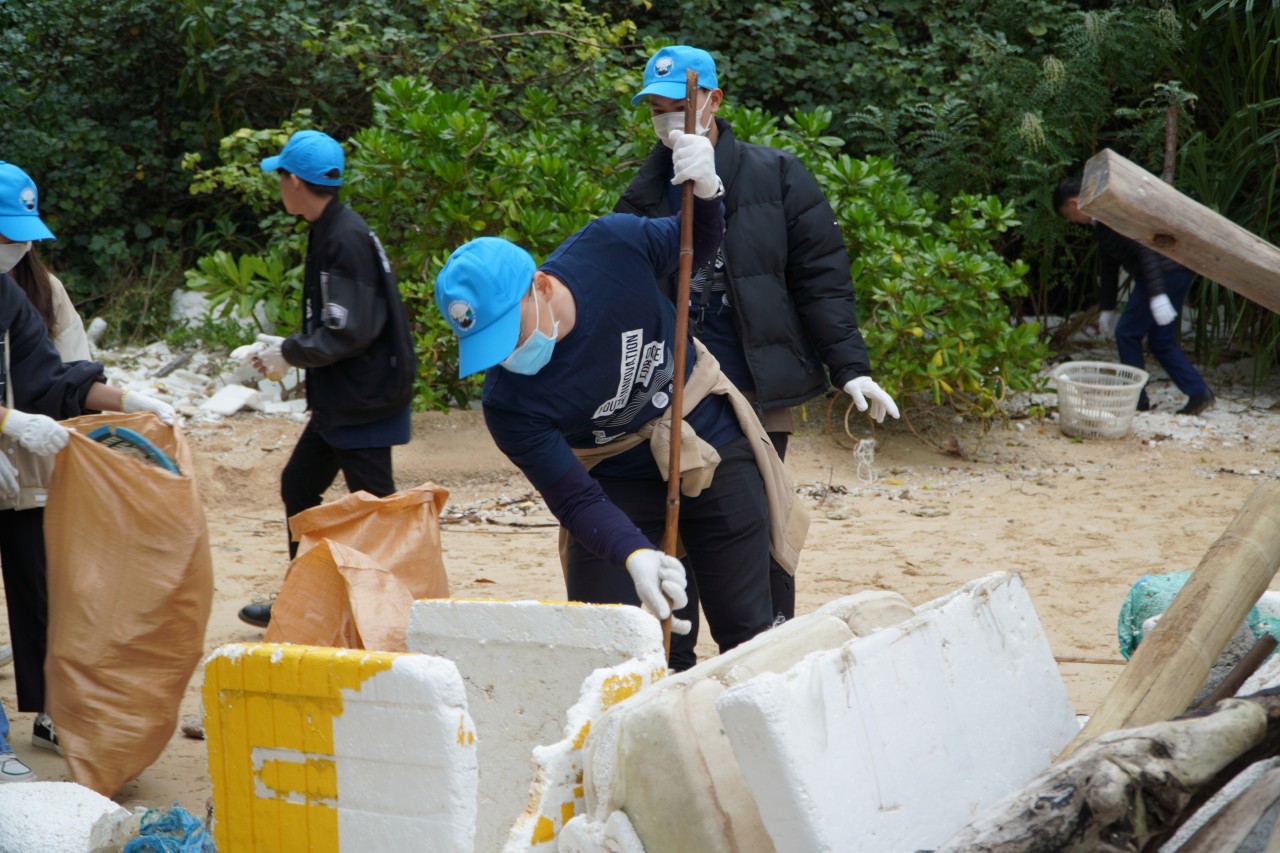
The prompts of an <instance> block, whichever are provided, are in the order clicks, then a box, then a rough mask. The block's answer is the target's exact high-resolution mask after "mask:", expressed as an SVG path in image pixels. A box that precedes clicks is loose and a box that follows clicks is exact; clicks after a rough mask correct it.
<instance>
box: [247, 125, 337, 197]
mask: <svg viewBox="0 0 1280 853" xmlns="http://www.w3.org/2000/svg"><path fill="white" fill-rule="evenodd" d="M342 163H343V158H342V146H341V145H339V144H338V141H337V140H336V139H334V138H333V137H332V136H329V135H328V134H327V133H321V132H320V131H318V130H300V131H298V132H297V133H295V134H294V135H293V136H290V137H289V141H288V142H286V143H285V144H284V148H283V149H282V150H281V151H280V153H279V154H277V155H276V156H274V157H268V158H267V159H265V160H263V161H262V171H264V172H274V171H275V170H276V169H284V170H285V171H287V172H292V173H293V174H295V175H297V176H298V177H299V178H302V180H304V181H307V182H308V183H312V184H319V185H320V186H322V187H340V186H342Z"/></svg>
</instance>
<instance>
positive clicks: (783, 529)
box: [560, 338, 809, 575]
mask: <svg viewBox="0 0 1280 853" xmlns="http://www.w3.org/2000/svg"><path fill="white" fill-rule="evenodd" d="M693 346H694V351H695V353H697V356H696V360H695V361H694V364H693V372H692V373H690V374H689V379H688V381H686V382H685V386H684V400H683V404H682V407H681V408H682V409H683V411H682V412H681V417H682V418H683V417H688V415H689V413H690V412H692V411H693V410H694V408H695V407H696V406H697V405H698V403H700V402H702V400H703V398H705V397H706V396H707V395H708V394H724V395H726V396H728V398H729V403H730V404H731V405H732V406H733V413H734V415H735V416H737V418H738V426H739V427H741V429H742V433H743V435H745V436H746V437H747V438H748V439H750V440H751V449H752V452H753V453H754V454H755V457H756V467H758V468H759V469H760V477H761V478H762V479H763V480H764V492H765V498H766V500H767V501H768V504H769V552H770V553H771V554H772V555H773V558H774V559H775V560H777V561H778V565H780V566H782V568H783V569H785V570H786V571H787V573H788V574H792V575H794V574H795V572H796V565H797V564H798V563H799V562H800V550H801V549H802V548H804V540H805V536H806V535H808V533H809V513H808V511H807V510H806V509H805V508H804V504H802V503H800V501H798V500H796V488H795V481H794V480H793V479H792V478H791V472H790V471H788V470H787V468H786V466H785V465H784V464H783V463H782V460H781V459H779V458H778V451H776V450H774V448H773V442H772V441H770V440H769V435H768V433H766V432H765V431H764V427H763V426H762V425H761V423H760V419H759V418H757V417H756V413H755V410H754V409H753V408H752V407H751V403H749V402H747V398H746V397H744V396H742V392H741V391H739V390H738V389H737V388H736V387H734V385H733V383H732V382H730V381H729V378H728V377H727V376H725V375H724V374H723V373H722V372H721V371H720V362H718V361H716V358H715V356H713V355H712V354H711V353H710V352H708V351H707V348H706V347H704V346H703V345H702V342H701V341H699V340H697V339H696V338H694V339H693ZM642 441H648V442H649V449H650V450H651V451H652V452H653V458H654V460H655V461H656V462H657V463H658V470H659V471H661V472H662V478H663V479H664V480H666V479H669V477H668V473H667V466H668V465H669V464H670V452H671V407H668V408H667V410H666V412H664V413H663V414H662V415H661V416H659V417H657V418H654V419H653V420H651V421H649V422H648V423H647V424H645V425H644V426H642V427H640V429H639V430H637V431H636V432H634V433H632V434H630V435H627V436H624V437H623V438H620V439H618V440H617V441H614V442H610V443H609V444H606V445H603V446H601V447H586V448H576V447H575V448H574V449H573V453H574V455H575V456H577V457H578V459H579V460H580V461H581V462H582V464H583V466H584V467H585V468H586V469H587V470H588V471H590V470H591V469H592V468H593V467H594V466H595V465H596V463H598V462H601V461H602V460H605V459H608V458H609V457H610V456H616V455H618V454H619V453H623V452H625V451H627V450H630V449H631V448H633V447H635V446H636V445H637V444H639V443H640V442H642ZM719 464H720V454H719V453H717V452H716V449H715V448H714V447H712V446H711V445H710V444H708V443H707V442H705V441H703V440H702V439H701V438H699V437H698V435H697V433H695V432H694V430H693V427H691V426H689V424H688V422H687V421H684V420H681V422H680V491H681V492H682V493H683V494H685V495H687V496H689V497H691V498H692V497H697V496H698V495H699V494H701V493H702V490H703V489H705V488H706V487H707V486H709V485H711V479H712V477H713V476H714V475H715V469H716V466H717V465H719ZM567 544H568V533H567V531H565V529H564V528H561V529H560V555H561V562H562V563H563V562H564V557H565V554H566V547H567Z"/></svg>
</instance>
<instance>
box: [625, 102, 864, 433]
mask: <svg viewBox="0 0 1280 853" xmlns="http://www.w3.org/2000/svg"><path fill="white" fill-rule="evenodd" d="M716 127H717V128H718V129H719V138H718V140H717V142H716V173H717V174H718V175H719V176H720V180H721V181H722V182H723V183H724V187H725V199H724V203H725V219H726V226H727V231H726V233H725V238H724V256H725V265H726V275H725V279H726V287H727V289H728V291H729V295H730V297H731V305H732V306H733V310H734V324H735V326H736V327H737V330H738V337H739V338H740V339H741V341H742V346H743V352H744V354H745V356H746V360H747V366H748V368H749V369H750V371H751V377H752V379H753V380H754V382H755V395H756V400H757V403H758V405H759V406H760V408H761V409H775V408H781V407H783V406H794V405H797V404H799V403H803V402H804V401H805V400H808V399H810V398H812V397H815V396H817V395H818V394H821V393H822V392H824V391H825V390H827V387H828V386H827V374H826V372H825V371H824V370H823V364H825V365H826V368H827V370H828V371H830V374H831V382H832V383H834V384H835V385H836V386H837V387H841V388H843V387H844V384H845V383H846V382H848V381H849V380H850V379H854V378H856V377H858V376H867V375H869V374H870V373H871V363H870V361H869V360H868V358H867V347H866V344H865V343H864V342H863V340H862V333H861V332H859V331H858V321H857V315H856V312H855V310H854V301H853V281H852V279H851V278H850V276H849V256H848V254H847V253H846V252H845V247H844V237H843V236H842V235H841V233H840V226H839V225H838V224H836V218H835V214H834V212H832V210H831V205H830V204H828V202H827V199H826V196H824V195H823V194H822V190H821V189H819V187H818V184H817V182H816V181H814V179H813V176H812V175H810V174H809V172H808V171H807V170H806V169H805V167H804V166H803V165H802V164H801V163H800V161H799V160H798V159H797V158H796V157H794V156H793V155H791V154H788V153H787V152H785V151H781V150H779V149H777V148H768V147H765V146H762V145H750V144H747V143H745V142H738V141H737V140H736V139H734V137H733V129H732V127H730V125H729V123H728V122H727V121H725V120H724V119H719V118H718V119H716ZM670 181H671V150H670V149H668V148H667V147H666V146H665V145H663V144H662V143H661V142H659V143H657V144H656V145H655V146H654V148H653V150H652V151H651V152H650V153H649V157H648V159H647V160H645V162H644V165H643V166H641V167H640V171H639V172H637V173H636V176H635V177H634V178H633V179H632V180H631V184H630V186H628V187H627V190H626V192H625V193H623V195H622V198H621V199H620V200H619V201H618V204H617V205H616V206H615V208H614V210H616V211H618V212H620V213H634V214H638V215H640V216H648V217H656V216H669V215H670V214H671V212H672V211H671V209H670V205H669V204H668V201H667V187H668V186H670ZM663 286H664V287H665V288H666V289H667V292H668V293H669V294H670V295H672V296H674V294H675V291H676V278H675V276H672V277H671V278H670V279H668V280H667V281H666V282H663ZM713 354H714V353H713Z"/></svg>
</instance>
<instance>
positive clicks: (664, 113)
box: [614, 45, 898, 619]
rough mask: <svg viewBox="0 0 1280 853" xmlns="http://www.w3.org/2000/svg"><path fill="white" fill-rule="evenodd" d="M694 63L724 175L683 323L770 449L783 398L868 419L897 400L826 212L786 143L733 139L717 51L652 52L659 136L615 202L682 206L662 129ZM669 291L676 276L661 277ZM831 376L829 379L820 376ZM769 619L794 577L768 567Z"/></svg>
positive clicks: (702, 117)
mask: <svg viewBox="0 0 1280 853" xmlns="http://www.w3.org/2000/svg"><path fill="white" fill-rule="evenodd" d="M690 68H692V69H693V70H694V71H696V72H697V73H698V100H697V104H696V109H697V120H696V127H695V129H696V131H697V132H698V133H699V134H702V135H704V136H706V137H708V138H709V139H710V140H711V144H712V145H714V146H715V158H716V174H717V175H719V176H720V179H721V180H722V181H723V182H724V189H725V200H724V201H725V220H726V231H725V236H724V242H723V243H722V245H721V249H720V253H719V254H718V255H717V257H716V259H715V261H714V262H713V263H711V264H708V265H706V266H704V267H702V268H701V269H698V270H695V271H694V275H693V279H692V281H691V287H690V302H689V324H690V328H691V329H692V330H693V333H694V334H695V335H696V336H697V337H698V338H699V339H700V340H701V341H702V342H703V344H705V345H706V347H707V349H708V350H710V352H711V354H712V355H714V356H715V357H716V358H717V359H718V360H719V361H720V367H721V369H722V370H723V371H724V373H725V375H727V376H728V377H729V378H730V379H731V380H732V381H733V383H734V384H735V385H736V386H738V389H739V390H741V391H742V392H743V393H744V394H745V395H746V396H747V397H748V398H749V399H751V400H753V401H754V403H755V404H756V407H757V410H758V411H759V413H760V415H761V420H762V421H763V423H764V427H765V429H766V430H767V431H768V433H769V437H770V439H772V441H773V444H774V447H775V448H776V449H777V451H778V455H779V456H781V457H785V455H786V450H787V440H788V438H789V436H790V434H791V432H792V429H793V424H792V418H791V407H792V406H796V405H799V404H800V403H803V402H805V401H806V400H809V399H812V398H813V397H816V396H818V395H819V394H822V393H824V392H825V391H827V389H828V388H830V387H831V385H834V386H835V387H837V388H841V389H843V390H844V391H845V392H846V393H847V394H849V396H850V397H852V398H853V401H854V403H855V404H857V406H858V409H859V410H860V411H866V410H867V409H868V407H869V408H870V410H871V416H872V417H873V418H875V420H876V421H877V422H881V421H883V420H884V417H885V415H886V414H889V415H892V416H893V417H895V418H896V417H898V407H897V405H896V404H895V403H894V401H893V398H892V397H890V396H889V394H888V393H886V392H885V391H884V390H883V389H882V388H880V386H879V385H877V384H876V382H875V381H874V380H873V379H872V378H871V362H870V359H869V358H868V357H867V347H866V344H865V343H864V342H863V340H862V333H861V332H859V331H858V321H857V312H856V310H855V306H854V298H853V280H852V278H851V277H850V273H849V256H848V254H847V253H846V251H845V245H844V237H843V235H842V234H841V233H840V226H839V225H838V224H837V223H836V217H835V213H834V211H832V209H831V205H830V204H829V203H828V202H827V199H826V196H824V195H823V193H822V190H821V189H820V188H819V187H818V184H817V182H816V181H815V180H814V179H813V176H812V175H810V174H809V172H808V170H807V169H805V167H804V165H803V164H802V163H801V162H800V161H799V160H798V159H797V158H796V157H795V156H793V155H792V154H789V153H787V152H786V151H782V150H779V149H777V148H769V147H767V146H763V145H751V144H748V143H745V142H739V141H738V140H737V139H735V138H734V135H733V128H732V127H731V126H730V125H729V123H728V122H727V121H725V120H724V119H721V118H716V116H715V113H716V110H717V109H719V107H720V104H721V103H723V101H724V93H723V92H722V91H721V90H720V89H719V88H717V82H718V81H717V77H716V66H715V60H713V59H712V58H711V55H710V54H709V53H707V52H706V51H705V50H699V49H698V48H694V47H688V46H685V45H676V46H674V47H664V48H662V49H661V50H659V51H658V52H657V53H655V54H654V55H653V56H652V57H651V58H650V59H649V62H648V64H647V65H646V66H645V70H644V85H643V88H642V89H641V90H640V92H639V93H638V94H637V95H636V96H635V97H634V98H632V99H631V102H632V103H633V104H634V103H638V102H639V101H640V100H641V99H644V98H647V99H648V102H649V109H650V112H651V114H652V118H653V125H654V131H655V133H656V134H657V136H658V142H657V143H656V144H655V145H654V147H653V150H652V151H650V153H649V157H648V158H647V159H646V160H645V162H644V165H642V166H641V167H640V171H639V172H637V173H636V176H635V177H634V178H633V179H632V180H631V183H630V185H629V186H628V187H627V189H626V191H625V192H624V193H623V195H622V198H621V199H619V201H618V203H617V205H615V206H614V210H615V211H617V212H619V213H633V214H636V215H639V216H645V217H650V218H652V217H660V216H670V215H671V214H672V213H674V212H675V211H676V210H678V209H679V208H680V188H679V187H678V186H673V185H672V183H671V176H672V167H671V148H670V145H671V143H670V136H669V135H670V133H671V131H672V130H681V129H683V127H684V123H683V122H684V113H683V110H684V98H685V73H686V71H687V70H688V69H690ZM662 285H663V287H664V288H665V289H666V292H667V293H668V295H670V296H671V297H673V298H674V296H675V292H676V287H675V285H676V281H675V276H669V277H668V278H667V279H665V280H664V281H663V282H662ZM828 382H830V384H828ZM770 573H771V577H770V582H771V587H772V589H773V598H774V614H775V618H779V617H780V618H782V619H790V618H791V617H792V616H793V615H794V614H795V587H794V583H793V581H792V578H791V577H790V576H789V575H787V574H786V573H785V572H784V571H783V570H782V568H781V567H780V566H778V565H777V564H776V563H775V564H774V565H773V566H771V569H770Z"/></svg>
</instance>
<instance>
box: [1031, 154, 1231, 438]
mask: <svg viewBox="0 0 1280 853" xmlns="http://www.w3.org/2000/svg"><path fill="white" fill-rule="evenodd" d="M1080 186H1081V181H1080V178H1078V177H1075V178H1067V179H1066V180H1064V181H1063V182H1062V183H1060V184H1058V187H1057V189H1055V190H1054V193H1053V209H1054V210H1056V211H1057V212H1058V215H1059V216H1062V217H1063V218H1064V219H1066V220H1067V221H1069V222H1074V223H1075V224H1077V225H1088V226H1091V227H1092V228H1093V238H1094V241H1095V242H1096V243H1097V244H1098V259H1099V263H1100V265H1101V269H1100V272H1099V275H1098V305H1099V307H1100V308H1101V309H1102V313H1101V314H1100V315H1099V316H1098V328H1099V330H1100V331H1101V332H1102V334H1103V335H1105V336H1107V337H1110V336H1111V335H1113V334H1114V335H1115V339H1116V350H1117V351H1118V353H1119V355H1120V363H1121V364H1127V365H1129V366H1130V367H1137V368H1139V369H1142V368H1145V366H1146V362H1145V361H1144V360H1143V355H1142V339H1143V338H1146V339H1147V345H1148V346H1149V347H1151V354H1152V355H1154V356H1155V357H1156V361H1158V362H1160V366H1161V367H1163V368H1164V369H1165V372H1166V373H1168V374H1169V378H1170V379H1172V380H1173V384H1174V385H1177V386H1178V390H1179V391H1181V392H1182V393H1183V394H1186V395H1187V404H1186V405H1185V406H1183V407H1182V408H1181V409H1179V410H1178V412H1177V413H1178V414H1180V415H1198V414H1200V413H1201V412H1204V411H1205V410H1207V409H1209V408H1211V407H1212V406H1213V404H1214V402H1215V401H1216V398H1215V397H1214V396H1213V391H1211V390H1209V386H1208V385H1206V384H1205V381H1204V377H1202V376H1201V375H1200V372H1199V371H1198V370H1196V369H1195V366H1194V365H1192V363H1191V359H1189V358H1187V354H1186V353H1185V352H1183V351H1182V347H1180V346H1178V338H1177V333H1178V325H1177V324H1176V323H1175V322H1174V320H1176V319H1177V318H1178V312H1179V311H1181V310H1182V301H1183V299H1185V298H1186V296H1187V288H1188V287H1189V286H1190V284H1191V276H1192V273H1191V270H1189V269H1187V268H1186V267H1184V266H1183V265H1182V264H1180V263H1178V262H1177V261H1175V260H1174V259H1173V258H1169V257H1165V256H1164V255H1162V254H1160V253H1159V252H1157V251H1155V250H1154V249H1149V248H1147V247H1146V246H1144V245H1142V244H1141V243H1139V242H1138V241H1137V240H1133V239H1130V238H1129V237H1126V236H1124V235H1123V234H1120V233H1117V232H1116V231H1114V230H1112V229H1111V228H1108V227H1107V226H1106V225H1105V224H1103V223H1101V222H1098V221H1096V220H1095V219H1094V218H1093V217H1092V216H1090V215H1089V214H1087V213H1085V212H1084V211H1082V210H1081V209H1080V207H1079V205H1078V202H1079V198H1080ZM1121 268H1123V269H1124V270H1125V272H1127V273H1129V276H1130V277H1131V278H1132V279H1133V289H1132V290H1131V291H1130V293H1129V301H1128V302H1127V303H1125V307H1124V311H1123V312H1122V313H1121V315H1120V318H1119V320H1118V321H1117V319H1116V295H1117V291H1118V290H1119V284H1120V270H1121ZM1150 408H1151V402H1150V400H1148V399H1147V389H1146V388H1143V389H1142V394H1141V396H1139V397H1138V410H1139V411H1144V412H1145V411H1147V410H1148V409H1150Z"/></svg>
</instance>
